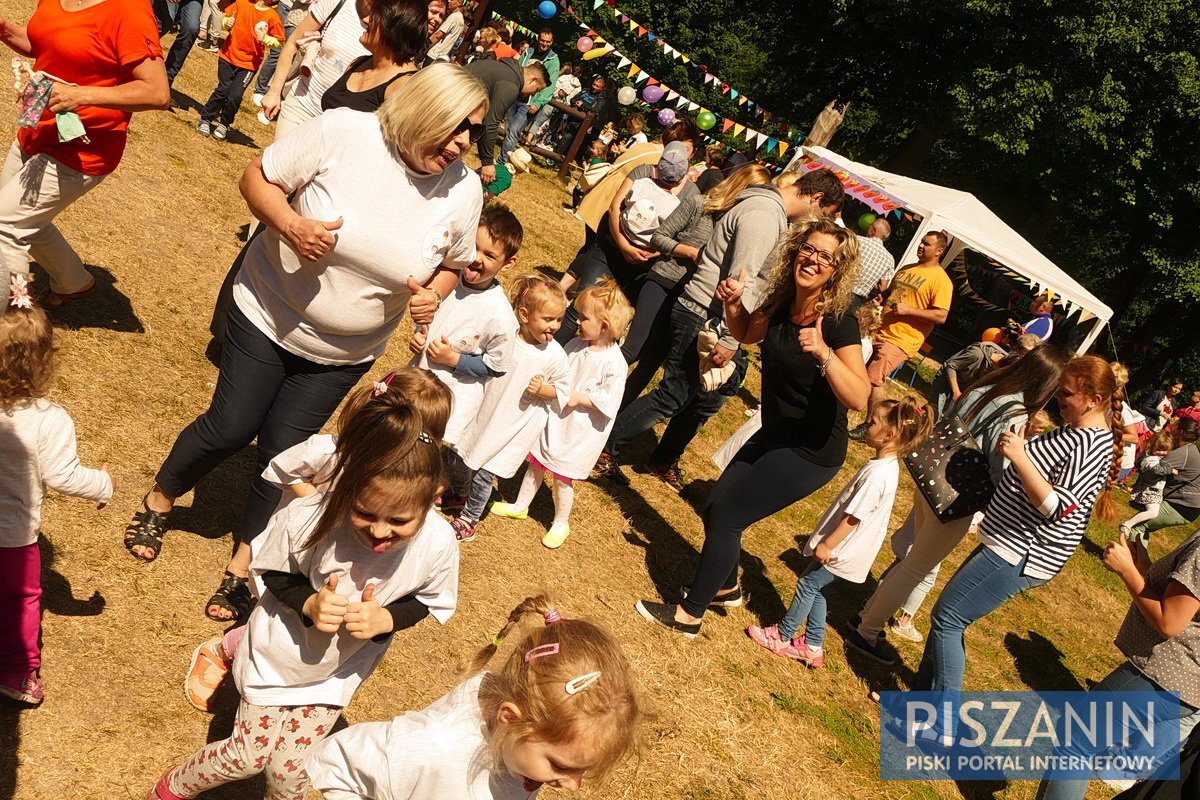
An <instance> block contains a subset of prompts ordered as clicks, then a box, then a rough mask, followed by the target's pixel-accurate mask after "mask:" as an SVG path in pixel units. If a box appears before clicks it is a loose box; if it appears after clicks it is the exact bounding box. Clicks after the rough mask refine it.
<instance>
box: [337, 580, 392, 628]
mask: <svg viewBox="0 0 1200 800" xmlns="http://www.w3.org/2000/svg"><path fill="white" fill-rule="evenodd" d="M346 631H347V632H348V633H349V634H350V635H351V636H353V637H354V638H355V639H373V638H374V637H376V636H379V635H380V634H384V633H391V632H392V615H391V614H389V613H388V612H387V611H385V610H384V608H383V607H382V606H381V605H379V601H378V600H376V599H375V584H373V583H372V584H368V585H367V588H366V590H365V591H363V593H362V600H360V601H359V602H357V603H351V604H350V605H349V606H348V607H347V609H346Z"/></svg>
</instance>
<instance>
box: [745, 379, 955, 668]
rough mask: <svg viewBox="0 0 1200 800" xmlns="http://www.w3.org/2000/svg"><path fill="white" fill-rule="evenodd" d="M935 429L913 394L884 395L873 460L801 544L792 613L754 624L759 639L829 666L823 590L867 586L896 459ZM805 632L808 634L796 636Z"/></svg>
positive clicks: (891, 497)
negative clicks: (837, 583) (802, 566)
mask: <svg viewBox="0 0 1200 800" xmlns="http://www.w3.org/2000/svg"><path fill="white" fill-rule="evenodd" d="M932 429H933V413H932V410H931V409H930V408H929V407H928V406H923V405H918V403H917V401H916V399H915V398H913V397H912V396H906V397H905V398H904V399H902V400H885V401H883V402H882V403H880V404H879V405H878V406H877V407H876V408H875V412H874V413H873V414H872V415H871V418H870V420H869V421H868V423H867V436H866V444H867V446H869V447H873V448H875V458H873V459H871V460H870V461H868V462H867V463H866V464H864V465H863V467H862V469H860V470H859V471H858V472H857V473H856V474H855V476H854V477H853V478H852V479H851V481H850V483H848V484H847V485H846V486H845V488H843V489H842V491H841V493H840V494H839V495H838V496H837V499H836V500H834V501H833V505H831V506H830V507H829V510H828V511H826V512H825V516H824V517H822V518H821V521H820V522H819V523H818V524H817V529H816V530H815V531H813V534H812V536H810V537H808V542H807V544H805V546H804V555H806V556H812V557H813V560H812V561H811V562H810V563H809V565H808V569H807V570H805V572H804V574H803V575H801V576H800V580H799V582H798V583H797V584H796V594H795V596H794V597H793V598H792V605H791V607H790V608H788V611H787V614H785V615H784V617H783V619H781V620H780V621H779V623H778V624H776V625H771V626H769V627H766V628H760V627H759V626H757V625H751V626H750V627H749V628H747V629H746V633H748V634H749V635H750V638H751V639H753V640H754V642H755V643H756V644H759V645H762V646H763V647H765V648H767V649H768V650H770V651H771V652H772V653H775V654H776V655H779V656H785V657H787V658H792V659H795V660H796V661H799V662H801V663H802V664H806V665H808V666H809V667H811V668H814V669H815V668H817V667H822V666H824V665H825V652H824V648H823V646H822V644H823V642H824V639H825V595H824V592H825V589H826V587H828V586H829V584H831V583H832V582H833V581H834V579H836V578H843V579H844V580H848V581H850V582H851V583H862V582H863V581H865V580H866V579H867V576H868V575H870V574H871V565H872V564H874V563H875V556H877V555H879V548H880V547H882V546H883V540H884V538H885V537H886V536H887V529H888V522H889V521H890V520H891V516H892V503H893V502H894V501H895V499H896V487H897V485H898V484H899V481H900V463H899V456H901V455H903V454H904V453H907V452H910V451H911V450H912V449H913V448H914V447H915V446H916V445H917V444H918V443H920V441H921V440H922V439H924V438H925V437H926V436H928V435H929V432H930V430H932ZM801 629H803V630H804V636H803V638H800V637H799V636H798V634H799V632H800V630H801Z"/></svg>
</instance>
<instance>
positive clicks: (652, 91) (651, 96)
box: [642, 86, 666, 103]
mask: <svg viewBox="0 0 1200 800" xmlns="http://www.w3.org/2000/svg"><path fill="white" fill-rule="evenodd" d="M664 94H666V92H664V91H663V90H662V87H661V86H647V87H646V88H645V89H643V90H642V99H643V100H645V101H646V102H647V103H657V102H658V101H659V100H662V99H663V95H664Z"/></svg>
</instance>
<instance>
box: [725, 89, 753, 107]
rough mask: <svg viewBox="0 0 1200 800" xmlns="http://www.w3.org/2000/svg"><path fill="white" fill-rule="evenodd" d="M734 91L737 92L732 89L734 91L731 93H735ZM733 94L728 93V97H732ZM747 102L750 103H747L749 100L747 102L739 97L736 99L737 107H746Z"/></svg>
mask: <svg viewBox="0 0 1200 800" xmlns="http://www.w3.org/2000/svg"><path fill="white" fill-rule="evenodd" d="M736 91H737V89H734V90H733V92H736ZM733 92H730V93H729V96H730V97H732V96H733ZM748 102H750V101H749V100H747V99H746V98H745V97H739V98H738V105H739V106H744V105H746V103H748Z"/></svg>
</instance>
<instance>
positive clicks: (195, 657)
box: [183, 636, 230, 712]
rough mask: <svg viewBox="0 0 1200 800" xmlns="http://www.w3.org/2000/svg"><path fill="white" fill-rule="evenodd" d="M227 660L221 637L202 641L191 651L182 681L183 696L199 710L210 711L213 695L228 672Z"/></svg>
mask: <svg viewBox="0 0 1200 800" xmlns="http://www.w3.org/2000/svg"><path fill="white" fill-rule="evenodd" d="M229 666H230V664H229V661H227V660H226V658H225V653H224V652H223V651H222V650H221V637H220V636H214V637H213V638H211V639H209V640H208V641H207V642H203V643H201V644H200V646H199V647H197V648H196V650H195V652H193V653H192V663H191V664H190V665H188V672H187V677H186V678H185V679H184V681H183V696H184V697H186V698H187V701H188V702H189V703H191V704H192V707H193V708H195V709H197V710H199V711H208V712H211V711H212V710H213V708H212V699H213V695H215V694H216V693H217V688H218V687H220V685H221V682H222V681H224V680H225V676H227V675H228V674H229Z"/></svg>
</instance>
